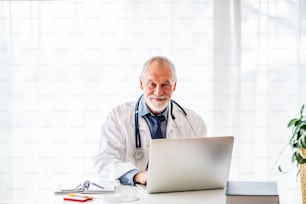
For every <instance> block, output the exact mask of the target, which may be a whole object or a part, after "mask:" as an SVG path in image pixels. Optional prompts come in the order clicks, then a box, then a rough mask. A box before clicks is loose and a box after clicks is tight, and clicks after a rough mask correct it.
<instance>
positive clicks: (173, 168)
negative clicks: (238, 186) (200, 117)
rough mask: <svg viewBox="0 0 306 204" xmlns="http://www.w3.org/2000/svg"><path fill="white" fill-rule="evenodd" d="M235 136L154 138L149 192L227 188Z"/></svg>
mask: <svg viewBox="0 0 306 204" xmlns="http://www.w3.org/2000/svg"><path fill="white" fill-rule="evenodd" d="M233 141H234V137H233V136H224V137H201V138H184V139H156V140H152V143H151V148H150V161H149V168H148V180H147V185H146V191H147V192H148V193H157V192H171V191H187V190H202V189H216V188H224V187H225V186H226V181H227V180H228V175H229V169H230V163H231V157H232V149H233Z"/></svg>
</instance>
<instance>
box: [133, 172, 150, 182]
mask: <svg viewBox="0 0 306 204" xmlns="http://www.w3.org/2000/svg"><path fill="white" fill-rule="evenodd" d="M147 177H148V171H141V172H139V173H138V174H136V175H135V176H134V182H135V183H140V184H144V185H145V184H147Z"/></svg>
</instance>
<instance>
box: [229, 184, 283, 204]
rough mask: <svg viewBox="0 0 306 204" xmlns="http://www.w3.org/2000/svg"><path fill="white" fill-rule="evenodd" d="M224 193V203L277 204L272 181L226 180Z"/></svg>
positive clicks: (277, 199) (277, 198)
mask: <svg viewBox="0 0 306 204" xmlns="http://www.w3.org/2000/svg"><path fill="white" fill-rule="evenodd" d="M225 194H226V204H279V195H278V190H277V183H276V182H273V181H228V182H227V185H226V192H225Z"/></svg>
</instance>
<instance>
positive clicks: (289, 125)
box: [288, 118, 299, 128]
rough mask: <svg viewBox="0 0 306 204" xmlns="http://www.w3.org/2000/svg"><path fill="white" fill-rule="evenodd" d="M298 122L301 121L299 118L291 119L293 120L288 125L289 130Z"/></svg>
mask: <svg viewBox="0 0 306 204" xmlns="http://www.w3.org/2000/svg"><path fill="white" fill-rule="evenodd" d="M297 120H299V119H297V118H293V119H291V120H290V121H289V123H288V128H289V127H291V126H292V125H294V124H295V122H296V121H297Z"/></svg>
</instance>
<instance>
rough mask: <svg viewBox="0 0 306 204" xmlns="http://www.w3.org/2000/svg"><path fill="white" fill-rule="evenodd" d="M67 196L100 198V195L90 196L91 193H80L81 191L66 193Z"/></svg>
mask: <svg viewBox="0 0 306 204" xmlns="http://www.w3.org/2000/svg"><path fill="white" fill-rule="evenodd" d="M68 195H69V196H72V197H74V196H75V197H82V198H88V199H89V200H92V199H102V198H100V197H96V196H91V195H86V194H81V193H69V194H68Z"/></svg>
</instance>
